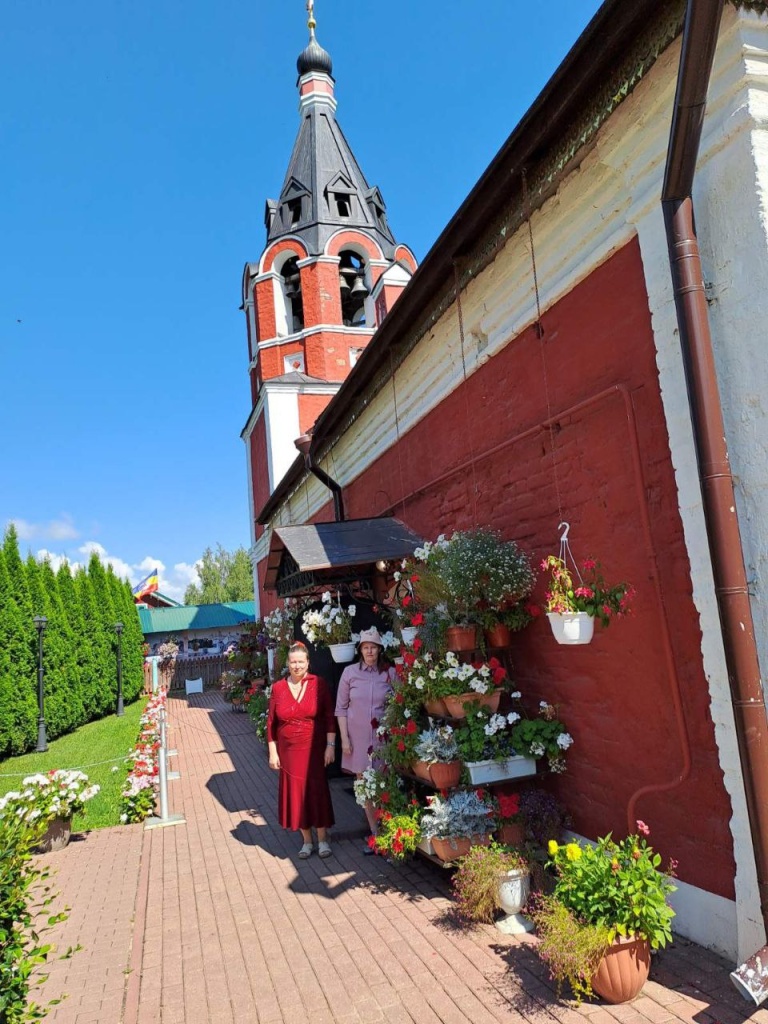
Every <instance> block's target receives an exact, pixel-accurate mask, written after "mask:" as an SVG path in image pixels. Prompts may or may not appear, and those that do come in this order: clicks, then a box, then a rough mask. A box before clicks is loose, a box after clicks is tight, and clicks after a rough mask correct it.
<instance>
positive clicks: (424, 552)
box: [413, 533, 450, 562]
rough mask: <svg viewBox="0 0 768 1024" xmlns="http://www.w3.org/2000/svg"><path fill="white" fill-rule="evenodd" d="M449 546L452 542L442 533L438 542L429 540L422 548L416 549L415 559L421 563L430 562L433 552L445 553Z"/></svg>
mask: <svg viewBox="0 0 768 1024" xmlns="http://www.w3.org/2000/svg"><path fill="white" fill-rule="evenodd" d="M449 546H450V541H448V540H446V539H445V534H444V533H441V534H440V536H439V537H438V538H437V540H436V541H434V542H432V541H428V540H427V541H425V542H424V544H423V546H422V547H420V548H416V550H415V551H414V552H413V557H414V558H416V559H417V560H418V561H419V562H428V561H429V556H430V555H431V554H432V552H433V551H435V550H438V551H444V550H445V549H446V548H447V547H449Z"/></svg>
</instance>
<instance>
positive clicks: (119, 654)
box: [115, 622, 125, 718]
mask: <svg viewBox="0 0 768 1024" xmlns="http://www.w3.org/2000/svg"><path fill="white" fill-rule="evenodd" d="M115 632H116V633H117V711H116V712H115V714H116V715H117V717H118V718H120V716H121V715H124V714H125V709H124V708H123V624H122V622H116V623H115Z"/></svg>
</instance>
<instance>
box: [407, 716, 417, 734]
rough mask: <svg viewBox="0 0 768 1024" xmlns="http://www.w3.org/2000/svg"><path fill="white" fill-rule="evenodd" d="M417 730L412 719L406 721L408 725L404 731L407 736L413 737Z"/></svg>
mask: <svg viewBox="0 0 768 1024" xmlns="http://www.w3.org/2000/svg"><path fill="white" fill-rule="evenodd" d="M417 729H418V725H416V723H415V722H414V720H413V719H412V718H409V719H408V725H406V727H405V731H406V732H407V733H408V735H409V736H413V734H414V733H415V732H416V730H417Z"/></svg>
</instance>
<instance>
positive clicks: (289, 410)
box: [242, 0, 416, 602]
mask: <svg viewBox="0 0 768 1024" xmlns="http://www.w3.org/2000/svg"><path fill="white" fill-rule="evenodd" d="M313 8H314V2H313V0H309V2H308V3H307V9H308V11H309V21H308V23H307V24H308V28H309V44H308V45H307V47H306V49H305V50H303V52H302V53H301V54H300V55H299V58H298V61H297V62H296V63H297V68H298V72H299V79H298V88H299V114H300V118H301V122H300V125H299V132H298V135H297V137H296V142H295V143H294V147H293V152H292V154H291V158H290V162H289V164H288V170H287V172H286V175H285V180H284V182H283V187H282V190H281V192H280V198H279V199H278V200H276V201H275V200H272V199H268V200H267V204H266V213H265V222H266V229H267V244H266V247H265V249H264V252H263V253H262V255H261V259H260V260H259V261H258V263H246V265H245V271H244V273H243V309H244V310H245V315H246V320H247V325H248V351H249V359H250V365H249V372H250V378H251V401H252V409H251V414H250V416H249V417H248V422H247V423H246V425H245V428H244V430H243V432H242V437H243V440H244V441H245V444H246V450H247V461H248V477H249V496H250V511H251V533H252V537H251V539H252V543H253V544H254V545H255V544H256V542H257V539H258V534H257V528H256V524H255V519H256V516H257V515H258V513H259V510H260V509H261V508H262V507H263V506H264V504H265V503H266V501H267V500H268V498H269V496H270V494H271V493H272V491H273V490H274V488H275V487H276V485H277V484H278V483H279V482H280V480H281V479H282V477H283V475H284V474H285V472H286V471H287V469H288V468H289V466H290V465H291V464H292V463H293V461H294V459H295V458H296V455H297V452H296V448H295V447H294V443H293V442H294V440H295V438H297V437H298V436H299V435H300V434H304V433H306V432H307V431H308V430H310V429H311V427H312V425H313V424H314V422H315V420H316V419H317V417H318V416H319V415H320V413H321V412H322V411H323V409H324V408H325V407H326V405H327V404H328V403H329V402H330V400H331V398H332V397H333V396H334V394H335V393H336V392H337V391H338V389H339V387H340V386H341V384H342V382H343V381H344V380H345V378H346V377H347V375H348V374H349V372H350V370H351V369H352V367H353V366H354V365H355V362H356V361H357V358H358V357H359V355H360V353H361V352H362V350H363V349H364V348H365V347H366V346H367V345H369V344H375V335H376V327H377V325H378V324H380V323H381V321H382V320H383V318H384V317H385V316H386V314H387V312H388V310H389V309H391V307H392V305H393V303H394V302H395V300H396V299H397V297H398V296H399V294H400V293H401V292H402V290H403V288H404V287H405V285H406V284H407V283H408V281H409V280H410V277H411V275H412V274H413V272H414V271H415V269H416V260H415V259H414V256H413V253H412V252H411V251H410V249H408V248H407V246H404V245H400V244H398V243H397V242H396V241H395V238H394V236H393V234H392V232H391V230H390V227H389V224H388V223H387V215H386V206H385V203H384V200H383V198H382V195H381V192H380V191H379V190H378V188H376V187H375V186H374V187H373V188H371V187H370V186H369V185H368V182H367V181H366V179H365V176H364V175H363V172H362V171H361V170H360V167H359V166H358V163H357V160H356V159H355V157H354V154H353V153H352V150H351V149H350V147H349V144H348V143H347V140H346V139H345V137H344V133H343V132H342V130H341V128H340V127H339V124H338V122H337V120H336V99H335V96H334V79H333V77H332V75H331V71H332V63H331V57H330V54H329V53H328V52H327V51H326V50H324V49H323V48H322V46H320V44H319V43H318V42H317V39H316V38H315V27H316V22H315V18H314V10H313ZM256 599H257V602H258V594H257V598H256Z"/></svg>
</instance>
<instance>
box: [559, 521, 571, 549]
mask: <svg viewBox="0 0 768 1024" xmlns="http://www.w3.org/2000/svg"><path fill="white" fill-rule="evenodd" d="M557 528H558V530H562V531H563V532H562V533H561V534H560V543H561V544H565V543H566V542H567V540H568V531H569V530H570V528H571V524H570V523H558V524H557Z"/></svg>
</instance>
